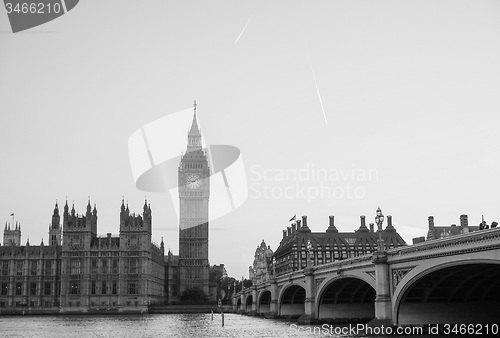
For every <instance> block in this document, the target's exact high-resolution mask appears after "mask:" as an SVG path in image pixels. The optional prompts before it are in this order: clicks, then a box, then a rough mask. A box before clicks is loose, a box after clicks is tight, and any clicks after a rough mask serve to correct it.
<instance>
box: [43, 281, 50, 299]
mask: <svg viewBox="0 0 500 338" xmlns="http://www.w3.org/2000/svg"><path fill="white" fill-rule="evenodd" d="M50 284H51V283H49V282H45V284H44V288H43V294H44V295H45V296H50V289H51V285H50Z"/></svg>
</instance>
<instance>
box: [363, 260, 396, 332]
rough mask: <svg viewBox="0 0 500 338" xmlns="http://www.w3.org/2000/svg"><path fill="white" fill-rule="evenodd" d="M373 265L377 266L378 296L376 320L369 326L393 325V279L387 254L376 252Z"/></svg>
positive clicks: (376, 298)
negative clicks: (391, 289) (391, 284)
mask: <svg viewBox="0 0 500 338" xmlns="http://www.w3.org/2000/svg"><path fill="white" fill-rule="evenodd" d="M373 264H374V265H375V280H376V290H375V291H376V292H377V296H376V297H375V319H374V320H372V321H371V322H370V323H369V325H373V326H379V325H392V324H393V322H392V303H391V291H390V283H391V278H390V274H389V264H387V253H385V252H375V253H374V254H373Z"/></svg>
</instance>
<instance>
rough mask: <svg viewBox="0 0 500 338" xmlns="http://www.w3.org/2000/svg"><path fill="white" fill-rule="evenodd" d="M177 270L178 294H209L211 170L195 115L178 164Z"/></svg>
mask: <svg viewBox="0 0 500 338" xmlns="http://www.w3.org/2000/svg"><path fill="white" fill-rule="evenodd" d="M178 180H179V182H178V183H179V184H178V187H179V269H180V271H179V272H180V276H179V277H180V292H181V294H182V292H184V291H185V290H187V289H190V288H194V287H196V288H199V289H201V290H202V291H203V292H204V293H205V294H206V295H207V296H208V295H209V290H208V285H209V267H210V266H209V263H208V199H209V196H210V184H209V183H210V168H209V166H208V159H207V155H206V154H205V152H204V151H203V147H202V144H201V133H200V130H199V128H198V122H197V120H196V101H195V102H194V116H193V123H192V125H191V129H190V131H189V133H188V144H187V150H186V153H185V154H184V155H183V156H182V159H181V163H180V164H179V178H178Z"/></svg>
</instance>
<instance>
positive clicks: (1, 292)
mask: <svg viewBox="0 0 500 338" xmlns="http://www.w3.org/2000/svg"><path fill="white" fill-rule="evenodd" d="M0 289H1V290H0V295H2V296H7V294H8V293H9V285H8V284H7V283H2V285H1V287H0Z"/></svg>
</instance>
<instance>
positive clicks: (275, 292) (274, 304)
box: [269, 277, 279, 318]
mask: <svg viewBox="0 0 500 338" xmlns="http://www.w3.org/2000/svg"><path fill="white" fill-rule="evenodd" d="M278 296H279V288H278V281H277V279H276V277H273V278H271V303H270V304H269V316H270V317H271V318H276V317H278V315H279V307H278V306H279V304H278Z"/></svg>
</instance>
